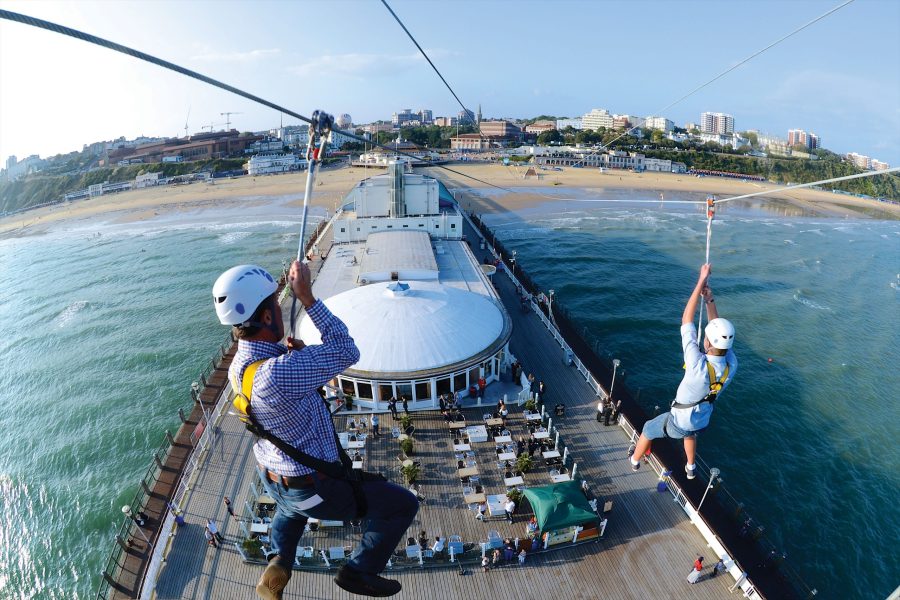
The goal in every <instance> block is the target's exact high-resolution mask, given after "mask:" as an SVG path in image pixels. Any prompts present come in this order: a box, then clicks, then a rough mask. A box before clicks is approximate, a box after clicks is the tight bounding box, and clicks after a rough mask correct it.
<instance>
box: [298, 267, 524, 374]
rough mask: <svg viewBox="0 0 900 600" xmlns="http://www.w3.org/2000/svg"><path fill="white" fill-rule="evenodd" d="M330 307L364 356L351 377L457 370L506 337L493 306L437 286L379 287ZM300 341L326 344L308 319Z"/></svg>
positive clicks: (341, 297) (330, 302) (331, 301)
mask: <svg viewBox="0 0 900 600" xmlns="http://www.w3.org/2000/svg"><path fill="white" fill-rule="evenodd" d="M324 302H325V306H327V307H328V308H329V310H331V312H332V313H334V314H335V315H336V316H337V317H338V318H340V319H341V320H342V321H343V322H344V323H346V324H347V328H348V329H349V330H350V335H352V336H353V339H354V340H355V341H356V345H357V347H358V348H359V350H360V359H359V362H358V363H356V364H355V365H353V366H352V367H351V368H350V371H365V372H369V373H372V374H373V375H375V374H388V373H394V374H398V375H399V374H401V373H409V372H414V371H423V370H431V369H440V368H441V367H446V366H449V365H454V364H456V363H459V362H463V361H466V360H468V359H470V358H472V357H474V356H476V355H478V354H480V353H482V352H484V351H485V350H488V349H489V348H491V346H493V345H495V343H496V342H497V341H498V338H499V337H500V336H501V334H503V333H504V318H505V315H504V313H503V311H502V310H501V309H500V308H499V307H498V306H497V305H495V304H494V303H493V302H491V300H489V299H488V298H486V297H484V296H482V295H480V294H476V293H474V292H469V291H466V290H461V289H458V288H454V287H449V286H445V285H442V284H440V283H436V282H430V281H409V282H403V283H400V284H398V283H397V282H386V283H375V284H371V285H365V286H361V287H358V288H354V289H352V290H348V291H346V292H343V293H341V294H337V295H336V296H332V297H331V298H328V299H327V300H325V301H324ZM506 332H507V336H508V332H509V328H508V327H507V328H506ZM300 336H301V337H302V339H303V341H304V342H306V343H307V344H319V343H321V337H320V335H319V331H318V330H317V329H316V327H315V325H313V323H312V321H311V320H310V318H309V316H308V315H304V317H303V321H302V322H301V324H300ZM502 341H503V342H505V340H502ZM498 349H499V348H498Z"/></svg>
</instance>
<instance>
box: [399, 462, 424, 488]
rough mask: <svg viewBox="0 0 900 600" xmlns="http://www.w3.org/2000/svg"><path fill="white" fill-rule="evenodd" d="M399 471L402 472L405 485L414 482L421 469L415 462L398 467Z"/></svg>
mask: <svg viewBox="0 0 900 600" xmlns="http://www.w3.org/2000/svg"><path fill="white" fill-rule="evenodd" d="M400 472H401V473H403V479H405V480H406V484H407V485H409V484H411V483H414V482H415V481H416V479H417V478H418V477H419V475H420V474H421V470H420V469H419V467H418V465H416V464H411V465H405V466H403V467H402V468H401V469H400Z"/></svg>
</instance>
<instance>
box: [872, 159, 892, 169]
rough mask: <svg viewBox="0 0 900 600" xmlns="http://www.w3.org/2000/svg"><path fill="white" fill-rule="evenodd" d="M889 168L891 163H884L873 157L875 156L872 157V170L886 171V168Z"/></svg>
mask: <svg viewBox="0 0 900 600" xmlns="http://www.w3.org/2000/svg"><path fill="white" fill-rule="evenodd" d="M890 168H891V165H889V164H888V163H886V162H881V161H880V160H878V159H875V158H873V159H872V170H874V171H887V170H888V169H890Z"/></svg>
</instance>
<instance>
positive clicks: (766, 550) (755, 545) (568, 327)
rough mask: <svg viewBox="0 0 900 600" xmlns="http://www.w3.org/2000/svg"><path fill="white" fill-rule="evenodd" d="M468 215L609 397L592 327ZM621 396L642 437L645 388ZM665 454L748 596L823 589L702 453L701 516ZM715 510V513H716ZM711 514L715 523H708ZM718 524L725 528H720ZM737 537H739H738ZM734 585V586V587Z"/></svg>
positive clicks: (607, 374) (679, 492)
mask: <svg viewBox="0 0 900 600" xmlns="http://www.w3.org/2000/svg"><path fill="white" fill-rule="evenodd" d="M465 216H466V218H467V219H468V220H469V222H470V224H471V225H472V226H473V228H474V229H476V230H477V231H478V233H479V234H480V235H481V236H482V238H483V239H484V242H485V247H486V249H489V250H490V252H491V253H492V254H493V256H494V257H495V259H497V260H499V261H501V262H502V263H503V265H504V266H505V269H504V272H505V274H506V275H507V276H508V277H509V278H510V279H511V280H512V282H513V283H514V284H515V285H516V288H517V289H518V290H520V293H522V294H523V295H525V296H526V299H527V302H528V306H529V308H530V309H531V310H532V311H533V312H534V313H535V314H536V315H538V317H539V318H540V319H541V321H542V323H543V324H544V326H545V327H546V328H547V330H548V331H549V332H550V334H551V335H552V336H553V338H554V339H555V340H556V341H557V343H558V344H559V345H560V347H561V348H562V349H563V351H564V352H565V355H566V357H567V358H568V359H570V360H571V363H572V365H573V366H574V367H575V368H576V369H577V370H578V372H579V373H581V375H582V376H583V377H584V378H585V381H586V382H587V383H588V384H589V385H590V386H591V388H592V389H594V390H595V392H596V393H597V395H598V396H599V397H602V398H604V399H606V398H609V392H608V390H607V389H606V388H605V386H604V385H603V384H601V383H600V379H598V377H597V376H596V375H595V373H599V374H600V377H601V378H602V380H603V381H611V380H612V374H613V366H612V361H611V360H610V359H608V358H607V359H604V358H601V357H600V356H599V355H598V353H597V348H595V347H593V346H592V345H591V344H590V343H589V342H588V341H587V339H586V338H587V337H588V334H587V329H586V328H583V331H579V330H578V327H577V325H575V323H574V321H573V320H572V319H571V318H570V317H569V315H568V313H567V311H566V310H565V309H564V308H563V307H561V306H560V304H559V303H558V302H553V303H552V313H551V308H550V304H549V303H544V302H538V301H537V299H538V298H540V297H542V296H543V291H542V290H541V289H540V287H539V286H538V285H537V284H536V282H535V281H534V280H533V279H531V277H530V276H528V274H527V273H526V272H525V271H524V270H523V269H522V267H521V266H520V265H519V264H517V262H516V260H515V259H514V258H513V256H514V255H513V254H512V253H511V252H509V251H507V249H506V247H505V246H504V245H503V243H502V242H501V241H500V240H499V239H498V238H497V237H496V235H495V234H494V232H493V231H492V230H491V229H490V228H488V227H487V226H486V225H485V224H484V223H483V222H482V221H481V219H480V218H479V217H478V216H477V215H475V214H474V213H472V214H466V215H465ZM615 391H616V397H617V398H619V399H621V400H622V401H623V402H622V408H621V416H620V422H619V425H620V426H621V427H622V428H623V429H624V430H625V432H626V433H627V434H628V436H629V437H630V439H631V440H632V441H635V440H636V439H637V437H638V433H639V430H638V429H637V427H635V425H633V423H638V424H642V423H643V422H644V421H646V419H647V417H646V414H645V412H644V410H643V409H642V408H641V407H640V406H639V405H638V403H637V398H638V397H639V396H640V390H638V393H637V394H636V395H634V394H632V393H631V390H630V389H629V387H628V386H627V385H625V384H624V383H622V382H621V381H620V382H619V383H618V385H616V390H615ZM661 454H665V455H666V457H665V458H668V459H671V455H672V453H671V452H666V451H665V450H663V451H661V452H659V453H657V452H656V451H655V452H654V454H653V455H651V456H650V457H649V458H648V462H649V463H650V465H651V466H652V467H653V469H654V470H655V471H656V472H657V474H659V475H660V480H661V481H663V482H664V483H665V485H666V487H667V488H668V490H669V491H670V492H671V493H672V495H673V498H674V500H675V501H676V502H678V503H679V504H680V505H681V507H682V508H683V509H684V510H685V512H686V513H687V514H688V516H689V517H690V519H691V521H692V523H694V525H695V526H697V528H698V529H699V530H700V531H701V533H702V534H703V535H704V537H706V538H707V541H708V542H710V546H711V547H712V548H715V549H717V551H718V550H721V551H722V552H721V555H727V556H729V557H731V559H732V561H733V565H732V568H729V572H730V573H731V574H732V576H734V577H735V586H734V588H737V587H740V588H741V589H742V590H743V591H744V593H745V594H746V595H747V597H757V598H759V597H763V596H761V595H760V594H761V593H762V592H760V591H758V590H757V589H756V587H755V586H754V584H753V583H752V582H751V580H750V579H752V580H754V581H755V580H758V581H759V585H762V584H763V583H764V582H765V583H768V584H769V585H770V586H771V589H779V590H780V591H784V592H787V587H789V589H790V590H791V591H793V594H794V596H795V597H798V598H806V599H811V598H814V597H815V596H816V594H817V590H816V589H814V588H812V587H811V586H809V585H808V584H807V583H806V582H805V581H804V580H803V578H802V577H801V576H800V574H799V573H798V572H797V571H796V570H795V569H793V568H792V567H791V566H790V565H789V564H787V562H786V560H785V558H786V555H785V554H784V553H783V552H781V551H779V550H778V548H777V546H776V545H775V544H774V543H773V542H772V541H771V540H770V539H768V538H767V536H765V535H764V530H765V528H764V527H763V526H762V525H761V524H759V522H758V521H756V520H755V519H753V518H752V517H750V516H749V515H748V514H747V513H746V511H745V510H744V505H743V504H742V503H741V502H739V501H738V500H737V499H736V498H734V496H732V495H731V493H729V492H728V491H727V490H726V489H725V486H724V485H722V483H721V480H718V479H717V480H716V481H713V482H711V483H710V469H709V466H708V465H707V464H706V463H705V462H704V461H703V460H702V459H701V458H700V457H698V458H697V465H698V470H699V471H700V474H701V475H702V476H703V477H704V478H705V480H706V481H707V491H708V496H709V497H707V498H705V500H703V499H701V503H702V507H703V509H704V510H703V514H702V515H701V514H700V513H699V512H698V511H697V509H695V508H694V504H693V501H692V500H691V499H690V496H691V494H687V493H685V491H684V490H683V489H682V488H681V486H680V485H679V484H678V483H677V482H676V481H675V480H674V479H673V478H672V477H671V471H670V470H669V469H668V467H667V466H666V463H667V462H674V461H671V460H667V461H665V462H664V460H663V459H662V458H661V456H660V455H661ZM712 513H715V514H714V515H713V514H712ZM707 516H709V518H710V519H711V520H712V521H715V523H711V522H708V520H707ZM713 525H715V526H716V528H717V529H718V530H719V532H720V533H717V532H716V529H714V528H713ZM726 527H730V528H731V529H732V530H736V535H735V531H729V532H728V535H724V529H725V528H726ZM722 537H728V538H729V542H730V543H729V544H727V545H726V544H725V543H723V541H722ZM735 538H737V542H735ZM729 546H736V547H738V552H733V551H732V549H730V548H729ZM736 554H740V555H741V558H743V559H744V560H745V561H747V562H752V563H753V564H752V565H751V564H747V565H742V564H741V563H740V562H739V560H738V559H737V558H735V555H736ZM748 571H750V572H752V574H751V578H750V579H748V576H747V572H748ZM734 588H733V589H734Z"/></svg>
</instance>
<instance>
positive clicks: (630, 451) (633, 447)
mask: <svg viewBox="0 0 900 600" xmlns="http://www.w3.org/2000/svg"><path fill="white" fill-rule="evenodd" d="M635 448H637V446H635V445H634V444H632V445H630V446H628V457H629V458H631V457H632V456H634V450H635Z"/></svg>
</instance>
